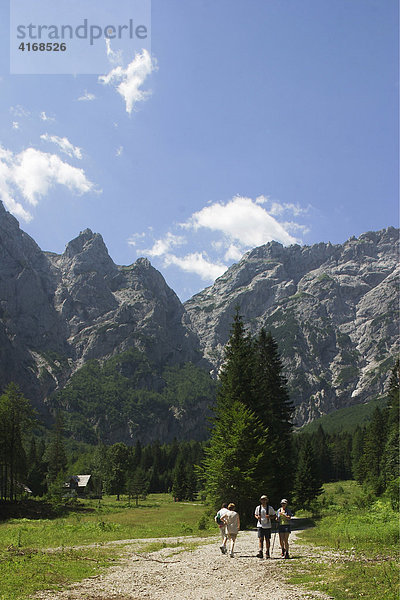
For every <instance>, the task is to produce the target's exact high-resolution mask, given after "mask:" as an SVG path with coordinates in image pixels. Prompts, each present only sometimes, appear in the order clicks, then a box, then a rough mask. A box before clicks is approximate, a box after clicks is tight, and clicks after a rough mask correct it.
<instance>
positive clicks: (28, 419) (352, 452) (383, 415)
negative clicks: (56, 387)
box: [0, 311, 400, 522]
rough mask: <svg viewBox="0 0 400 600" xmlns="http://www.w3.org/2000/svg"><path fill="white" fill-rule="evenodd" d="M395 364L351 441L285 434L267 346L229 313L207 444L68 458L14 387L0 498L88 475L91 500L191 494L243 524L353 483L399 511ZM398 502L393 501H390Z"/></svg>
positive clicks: (288, 413) (53, 489)
mask: <svg viewBox="0 0 400 600" xmlns="http://www.w3.org/2000/svg"><path fill="white" fill-rule="evenodd" d="M399 381H400V374H399V362H398V361H397V363H396V365H395V367H394V369H393V372H392V376H391V380H390V387H389V392H388V404H387V407H386V408H385V409H383V410H380V409H376V411H375V413H374V415H373V417H372V420H371V422H370V423H369V425H368V426H366V427H364V428H361V427H357V428H356V430H355V431H354V433H353V434H350V433H335V434H332V433H331V434H327V433H325V432H324V430H323V429H322V427H319V428H318V430H317V431H316V432H315V433H312V434H306V433H301V432H300V433H294V432H293V427H292V423H291V418H292V413H293V405H292V403H291V401H290V398H289V393H288V390H287V382H286V379H285V377H284V374H283V365H282V362H281V358H280V355H279V351H278V345H277V342H276V340H275V339H274V338H273V337H272V335H271V334H270V333H267V332H266V331H265V330H263V329H262V330H261V331H260V333H259V334H258V335H257V336H253V337H252V336H250V335H249V334H248V333H247V332H246V329H245V326H244V324H243V320H242V317H241V316H240V314H239V311H237V312H236V314H235V317H234V320H233V324H232V328H231V336H230V339H229V341H228V344H227V346H226V350H225V361H224V364H223V366H222V368H221V370H220V374H219V386H218V392H217V400H216V403H215V406H214V408H213V414H214V416H213V419H212V423H211V435H210V438H209V440H208V441H207V442H198V441H185V442H182V441H177V440H174V441H173V442H172V443H170V444H160V443H159V442H153V443H152V444H148V445H144V446H142V444H141V443H140V442H139V441H138V442H137V443H136V444H135V446H127V445H126V444H123V443H116V444H113V445H110V446H106V445H104V444H98V445H96V446H89V445H87V446H86V447H85V448H84V449H83V450H82V448H78V450H76V449H75V450H74V451H71V450H69V449H68V443H67V440H66V438H65V432H64V422H63V417H62V415H61V414H58V415H57V418H56V421H55V425H54V427H53V430H52V432H51V435H50V437H48V438H47V439H45V438H44V437H43V436H38V435H36V434H35V435H33V434H32V433H31V432H32V429H33V427H34V426H35V424H36V415H35V413H34V411H33V410H32V408H31V406H30V403H29V401H28V400H27V399H26V398H25V397H24V396H23V394H22V393H21V392H20V390H19V389H18V386H16V385H15V384H13V383H12V384H10V385H9V386H8V387H7V388H6V390H5V391H4V393H3V394H2V395H1V396H0V499H3V500H4V499H10V500H14V499H15V498H17V497H18V496H20V495H21V494H22V493H23V490H24V487H23V484H25V485H26V486H28V487H29V488H30V489H31V491H32V493H33V494H34V495H35V496H43V495H47V496H48V497H52V496H57V495H60V494H62V493H65V488H64V483H65V481H66V480H67V478H68V477H69V476H71V475H76V474H81V475H82V474H90V475H92V477H93V481H94V482H95V486H94V494H95V495H97V496H98V495H101V494H102V493H106V494H115V495H116V496H117V497H119V496H120V495H121V494H128V495H129V496H130V497H132V498H136V501H138V499H139V497H141V496H144V495H146V494H147V493H149V492H150V493H153V492H171V493H172V494H173V495H174V497H175V498H176V499H177V500H193V499H194V498H195V497H196V495H197V494H198V493H199V492H200V493H201V494H202V495H203V496H204V497H206V498H207V499H208V502H209V503H210V505H212V506H213V507H219V506H220V504H221V503H222V502H224V501H227V500H229V501H233V502H235V504H236V505H237V506H238V507H240V512H241V516H242V519H243V521H244V522H246V521H248V522H251V521H252V514H253V510H254V498H258V497H259V496H260V494H261V493H267V494H268V495H269V498H270V502H271V504H273V505H278V504H279V501H280V497H282V496H285V497H288V496H289V497H290V498H291V501H292V504H294V505H297V506H299V507H309V506H311V505H312V503H313V502H314V501H315V498H317V497H318V495H319V494H320V492H321V485H322V483H324V482H329V481H338V480H341V479H350V478H355V479H357V480H358V481H359V482H360V483H361V484H363V485H364V486H365V488H366V489H367V490H369V491H370V492H371V493H372V494H375V495H380V494H388V495H389V496H390V498H391V499H392V502H393V503H394V504H395V503H396V502H397V505H398V495H397V486H398V483H399V479H398V472H399V455H398V444H399ZM396 499H397V500H396Z"/></svg>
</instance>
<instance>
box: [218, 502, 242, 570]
mask: <svg viewBox="0 0 400 600" xmlns="http://www.w3.org/2000/svg"><path fill="white" fill-rule="evenodd" d="M235 508H236V507H235V505H234V504H233V502H231V503H230V504H228V512H227V513H225V515H224V516H223V517H222V520H223V521H224V523H225V525H226V533H227V536H228V539H229V556H230V557H231V558H233V548H234V547H235V542H236V538H237V534H238V531H239V529H240V518H239V515H238V513H237V512H236V510H235Z"/></svg>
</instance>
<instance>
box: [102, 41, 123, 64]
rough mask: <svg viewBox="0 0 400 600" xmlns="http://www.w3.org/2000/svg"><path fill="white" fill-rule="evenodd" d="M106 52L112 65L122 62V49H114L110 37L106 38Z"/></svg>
mask: <svg viewBox="0 0 400 600" xmlns="http://www.w3.org/2000/svg"><path fill="white" fill-rule="evenodd" d="M106 52H107V58H108V60H109V61H110V63H111V64H112V65H121V64H122V50H117V51H114V50H112V48H111V41H110V38H106Z"/></svg>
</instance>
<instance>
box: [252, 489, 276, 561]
mask: <svg viewBox="0 0 400 600" xmlns="http://www.w3.org/2000/svg"><path fill="white" fill-rule="evenodd" d="M260 502H261V504H260V505H259V506H257V507H256V510H255V512H254V517H255V518H256V519H257V537H258V554H257V558H263V542H264V540H265V558H269V557H270V556H269V546H270V540H271V519H274V518H275V514H276V513H275V510H274V509H273V508H272V506H269V504H268V497H267V496H265V495H263V496H261V498H260Z"/></svg>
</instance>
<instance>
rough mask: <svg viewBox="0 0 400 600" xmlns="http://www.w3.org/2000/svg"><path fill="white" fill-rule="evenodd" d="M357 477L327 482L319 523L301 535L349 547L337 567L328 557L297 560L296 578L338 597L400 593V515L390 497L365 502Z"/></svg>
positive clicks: (388, 597)
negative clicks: (386, 499) (388, 498)
mask: <svg viewBox="0 0 400 600" xmlns="http://www.w3.org/2000/svg"><path fill="white" fill-rule="evenodd" d="M361 500H362V490H361V488H360V487H359V486H358V484H356V483H355V482H354V481H343V482H340V483H332V484H325V485H324V494H323V496H322V498H321V503H320V507H319V511H320V513H321V516H320V517H319V518H318V519H317V520H316V527H314V528H311V529H307V530H305V531H304V532H302V533H301V534H300V537H301V540H302V541H304V542H307V543H309V544H314V545H316V546H320V547H324V548H329V549H332V550H340V551H343V554H342V559H335V563H334V569H333V568H332V565H331V564H329V563H327V562H320V561H307V562H303V563H301V564H299V565H295V566H294V569H293V570H292V574H291V579H290V582H291V583H298V584H302V585H305V586H306V587H309V588H310V589H319V590H321V591H324V592H326V593H327V594H328V595H330V596H331V597H332V598H335V600H344V599H347V600H348V599H356V598H357V599H359V598H368V600H383V599H385V600H398V598H399V565H398V559H399V514H398V513H396V512H395V511H393V510H392V508H391V506H390V502H389V501H385V500H377V501H375V502H371V503H367V504H366V505H365V506H362V501H361Z"/></svg>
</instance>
